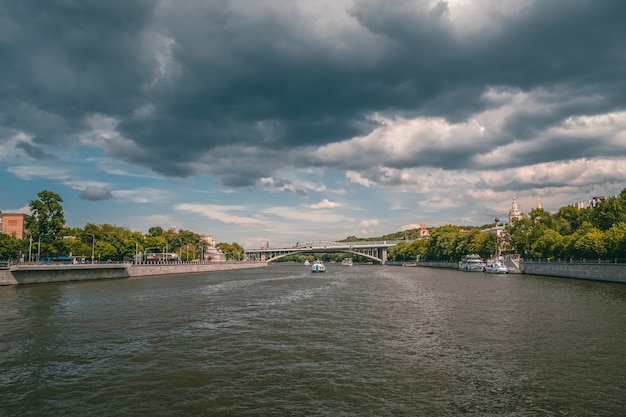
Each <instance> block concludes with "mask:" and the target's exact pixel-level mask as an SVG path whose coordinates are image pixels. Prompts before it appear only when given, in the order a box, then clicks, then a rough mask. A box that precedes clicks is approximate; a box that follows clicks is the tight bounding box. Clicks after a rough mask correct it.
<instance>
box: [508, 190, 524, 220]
mask: <svg viewBox="0 0 626 417" xmlns="http://www.w3.org/2000/svg"><path fill="white" fill-rule="evenodd" d="M523 216H524V215H523V214H522V212H521V211H520V210H519V208H518V207H517V198H516V197H515V196H514V197H513V204H512V206H511V210H509V224H513V223H514V222H516V221H517V220H522V218H523Z"/></svg>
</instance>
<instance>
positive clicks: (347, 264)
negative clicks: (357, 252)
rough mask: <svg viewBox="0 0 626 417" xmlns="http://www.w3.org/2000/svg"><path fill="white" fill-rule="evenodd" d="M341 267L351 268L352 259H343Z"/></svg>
mask: <svg viewBox="0 0 626 417" xmlns="http://www.w3.org/2000/svg"><path fill="white" fill-rule="evenodd" d="M341 265H344V266H352V265H354V262H352V258H343V261H341Z"/></svg>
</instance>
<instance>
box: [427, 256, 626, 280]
mask: <svg viewBox="0 0 626 417" xmlns="http://www.w3.org/2000/svg"><path fill="white" fill-rule="evenodd" d="M417 265H418V266H422V267H428V268H447V269H458V268H459V264H458V262H436V261H432V262H425V261H420V262H418V264H417ZM510 271H511V272H512V273H522V274H531V275H543V276H551V277H561V278H572V279H584V280H590V281H604V282H617V283H621V284H626V264H623V263H608V262H601V261H596V262H589V261H579V262H576V261H574V262H563V261H552V262H548V261H532V260H531V261H522V262H520V269H519V270H517V271H515V272H513V270H510Z"/></svg>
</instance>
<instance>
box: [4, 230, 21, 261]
mask: <svg viewBox="0 0 626 417" xmlns="http://www.w3.org/2000/svg"><path fill="white" fill-rule="evenodd" d="M20 252H21V250H20V239H18V238H16V237H15V234H13V235H11V236H8V235H3V234H2V233H0V260H8V259H18V258H19V256H20Z"/></svg>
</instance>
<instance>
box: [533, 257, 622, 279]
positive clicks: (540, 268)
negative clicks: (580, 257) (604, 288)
mask: <svg viewBox="0 0 626 417" xmlns="http://www.w3.org/2000/svg"><path fill="white" fill-rule="evenodd" d="M522 268H523V270H524V273H525V274H533V275H546V276H552V277H564V278H575V279H587V280H592V281H607V282H619V283H622V284H626V264H618V263H587V262H585V263H569V262H562V263H561V262H535V261H531V262H523V263H522Z"/></svg>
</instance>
